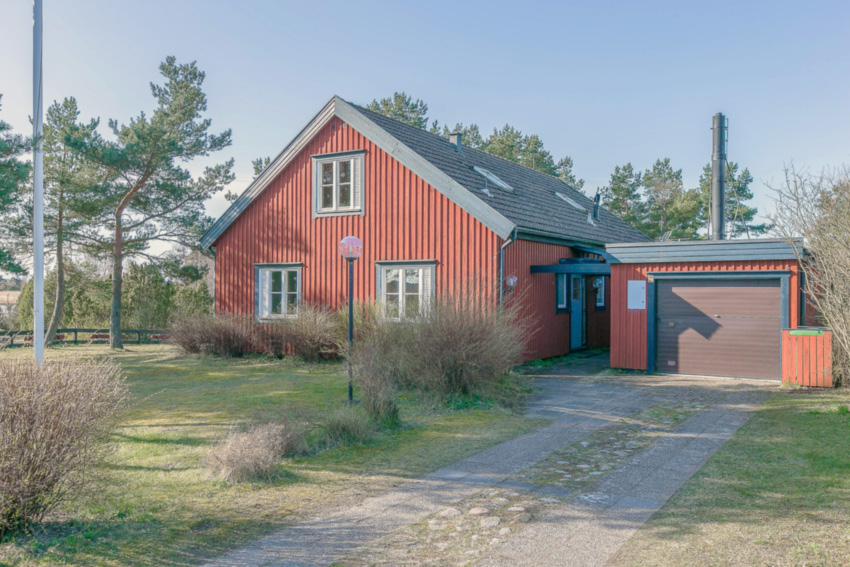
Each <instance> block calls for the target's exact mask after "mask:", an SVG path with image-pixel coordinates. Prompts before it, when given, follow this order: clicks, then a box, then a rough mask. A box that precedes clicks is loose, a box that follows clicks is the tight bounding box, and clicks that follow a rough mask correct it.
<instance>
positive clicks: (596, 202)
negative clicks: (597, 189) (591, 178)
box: [593, 193, 602, 220]
mask: <svg viewBox="0 0 850 567" xmlns="http://www.w3.org/2000/svg"><path fill="white" fill-rule="evenodd" d="M601 199H602V195H600V194H599V193H596V196H595V197H594V198H593V220H599V201H600V200H601Z"/></svg>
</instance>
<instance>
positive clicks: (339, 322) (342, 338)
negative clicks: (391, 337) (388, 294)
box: [333, 301, 385, 353]
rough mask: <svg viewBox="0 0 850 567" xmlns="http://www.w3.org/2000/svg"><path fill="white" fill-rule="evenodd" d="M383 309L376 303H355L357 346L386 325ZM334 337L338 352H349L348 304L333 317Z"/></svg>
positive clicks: (355, 337)
mask: <svg viewBox="0 0 850 567" xmlns="http://www.w3.org/2000/svg"><path fill="white" fill-rule="evenodd" d="M381 313H382V311H381V307H380V306H379V305H377V304H375V303H363V302H361V301H357V302H355V303H354V342H355V344H356V343H358V342H360V341H362V340H364V339H367V338H369V337H371V336H372V335H373V334H374V333H376V332H377V331H378V330H379V328H380V327H381V326H382V325H383V324H384V323H385V321H384V319H383V316H382V314H381ZM333 325H334V336H335V337H336V344H337V352H339V353H347V352H348V304H345V305H343V306H342V307H341V308H339V309H337V311H336V312H335V313H334V316H333Z"/></svg>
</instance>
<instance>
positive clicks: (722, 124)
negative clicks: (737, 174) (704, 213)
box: [711, 112, 726, 240]
mask: <svg viewBox="0 0 850 567" xmlns="http://www.w3.org/2000/svg"><path fill="white" fill-rule="evenodd" d="M711 131H712V152H711V239H712V240H723V239H724V238H726V117H725V116H723V114H722V113H720V112H718V113H717V114H715V115H714V121H713V122H712V125H711Z"/></svg>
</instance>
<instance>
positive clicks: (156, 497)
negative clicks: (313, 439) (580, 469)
mask: <svg viewBox="0 0 850 567" xmlns="http://www.w3.org/2000/svg"><path fill="white" fill-rule="evenodd" d="M103 355H109V354H108V350H107V349H106V347H102V346H92V347H66V348H59V349H50V350H49V351H48V356H50V357H59V356H62V357H67V356H103ZM21 356H31V351H29V350H24V349H16V350H6V351H0V359H2V358H8V357H21ZM114 356H115V357H116V359H117V360H118V361H119V362H120V363H121V365H122V367H123V368H124V370H125V371H126V373H127V376H128V379H129V382H130V385H131V392H132V397H133V407H132V409H131V410H130V411H129V412H128V415H127V417H126V420H125V422H124V426H123V427H122V429H121V430H120V431H119V432H118V433H117V435H116V441H117V445H118V449H117V452H116V453H115V454H114V456H113V457H112V458H111V461H110V465H109V466H108V467H107V469H106V470H104V471H102V473H103V480H102V483H101V486H100V487H99V489H98V490H97V491H95V492H94V493H93V494H91V495H89V496H87V497H86V498H84V499H83V500H82V501H80V502H77V503H75V504H74V505H73V506H69V507H68V508H66V509H63V510H60V511H59V513H58V514H56V517H54V518H51V521H50V522H47V523H46V524H45V525H42V526H38V527H37V528H36V530H35V533H34V535H33V536H32V537H29V538H20V539H18V540H16V541H14V542H11V543H6V544H4V545H2V546H0V565H15V566H21V567H26V566H35V565H39V566H40V565H56V564H63V565H103V566H106V565H109V566H112V565H116V566H117V565H172V566H177V565H195V564H198V563H201V562H203V561H204V560H205V559H209V558H211V557H214V556H215V555H218V554H220V553H222V552H224V551H226V550H228V549H231V548H232V547H234V546H236V545H239V544H241V543H245V542H247V541H249V540H250V539H253V538H255V537H259V536H261V535H263V534H264V533H267V532H269V531H272V530H275V529H278V528H281V527H284V526H286V525H290V524H292V523H296V522H300V521H303V520H305V519H307V518H310V517H313V516H316V515H320V514H323V513H327V512H330V511H333V510H336V509H341V508H345V507H348V506H350V505H352V504H354V503H356V502H358V501H360V500H362V499H363V498H365V497H367V496H369V495H371V494H375V493H377V492H380V491H382V490H385V489H387V488H390V487H391V486H393V485H395V484H398V483H399V482H403V481H404V480H405V479H407V478H411V477H415V476H418V475H421V474H423V473H426V472H428V471H430V470H433V469H436V468H439V467H441V466H444V465H447V464H450V463H452V462H454V461H456V460H459V459H462V458H464V457H466V456H468V455H470V454H472V453H474V452H477V451H480V450H483V449H485V448H487V447H489V446H492V445H494V444H496V443H499V442H501V441H504V440H506V439H510V438H511V437H514V436H517V435H520V434H522V433H525V432H528V431H530V430H532V429H534V428H535V427H538V426H539V425H541V423H542V421H541V420H532V419H527V418H523V417H520V416H517V415H515V414H511V413H509V412H507V411H503V410H498V409H490V410H485V409H474V410H467V411H449V410H446V409H440V408H434V407H432V406H431V405H429V404H426V403H422V402H421V401H419V400H417V399H416V398H415V397H414V396H412V395H405V396H403V399H402V419H403V420H404V422H405V427H404V428H402V429H401V430H400V431H397V432H393V433H384V434H381V435H380V436H378V437H377V439H376V440H375V441H374V442H372V443H369V444H368V445H362V446H356V447H338V448H335V449H331V450H327V451H324V452H321V453H319V454H314V455H313V456H310V457H304V458H300V459H297V460H294V461H288V462H285V463H284V464H283V469H282V471H281V474H280V475H277V478H276V480H274V481H269V482H258V483H253V484H245V485H226V484H223V483H221V482H218V481H214V480H210V479H208V478H207V477H206V475H205V472H204V469H203V458H204V457H205V455H206V453H207V452H208V450H209V447H210V446H211V444H212V443H214V442H216V441H217V440H219V439H221V437H222V436H223V435H225V434H226V432H227V431H228V429H229V428H230V427H231V426H233V425H236V424H240V423H245V422H253V421H266V420H270V419H273V418H274V416H275V415H278V414H279V413H280V412H281V411H282V410H283V409H284V408H289V411H295V412H299V413H305V414H308V415H317V414H319V413H321V412H322V411H323V410H325V409H328V408H331V407H333V406H334V405H336V404H340V403H343V400H345V398H346V391H347V385H346V384H347V383H346V377H345V374H344V372H343V366H342V365H341V364H340V363H336V362H331V363H323V364H315V365H307V364H301V363H296V362H281V361H273V360H268V359H266V358H262V357H251V358H247V359H242V360H239V359H234V360H223V359H214V358H200V357H186V356H183V355H181V354H180V353H179V352H178V351H177V350H176V349H174V348H173V347H169V346H129V347H128V348H127V349H126V350H125V352H123V353H120V354H117V355H114Z"/></svg>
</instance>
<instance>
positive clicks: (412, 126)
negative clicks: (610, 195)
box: [346, 101, 590, 199]
mask: <svg viewBox="0 0 850 567" xmlns="http://www.w3.org/2000/svg"><path fill="white" fill-rule="evenodd" d="M346 102H348V101H346ZM349 104H351V105H352V106H355V107H356V108H357V109H358V110H365V111H367V112H371V113H373V114H377V115H378V116H381V117H383V118H386V119H387V120H392V121H393V122H395V123H397V124H400V125H402V126H404V127H405V128H411V129H412V130H413V131H415V132H422V133H425V134H428V135H429V136H434V137H435V138H436V139H438V140H440V141H442V142H445V143H447V144H450V145H451V142H450V141H448V140H447V139H445V138H443V136H441V135H440V134H435V133H434V132H430V131H428V130H426V129H425V128H419V127H417V126H414V125H412V124H408V123H407V122H402V121H401V120H397V119H395V118H393V117H392V116H387V115H386V114H381V113H380V112H378V111H376V110H372V109H371V108H366V107H365V106H361V105H359V104H355V103H353V102H349ZM463 149H465V150H472V151H475V152H478V153H479V154H482V155H485V156H489V157H492V158H495V159H499V160H502V161H503V162H505V163H509V164H511V165H514V166H517V167H521V168H523V169H526V170H528V171H532V172H534V173H536V174H538V175H545V176H546V177H548V178H551V179H554V180H556V181H559V182H560V183H562V184H564V185H566V186H567V187H569V188H570V189H572V190H573V191H577V192H578V193H581V194H582V196H584V197H587V195H585V194H584V193H583V192H582V191H581V190H580V189H578V188H577V187H573V186H572V185H570V184H569V183H567V182H566V181H564V180H563V179H561V178H560V177H558V176H557V175H550V174H548V173H546V172H544V171H540V170H538V169H534V168H533V167H528V166H527V165H523V164H521V163H519V162H516V161H513V160H510V159H507V158H504V157H502V156H497V155H496V154H491V153H490V152H485V151H484V150H482V149H479V148H473V147H472V146H463ZM587 198H588V199H590V197H587Z"/></svg>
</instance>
